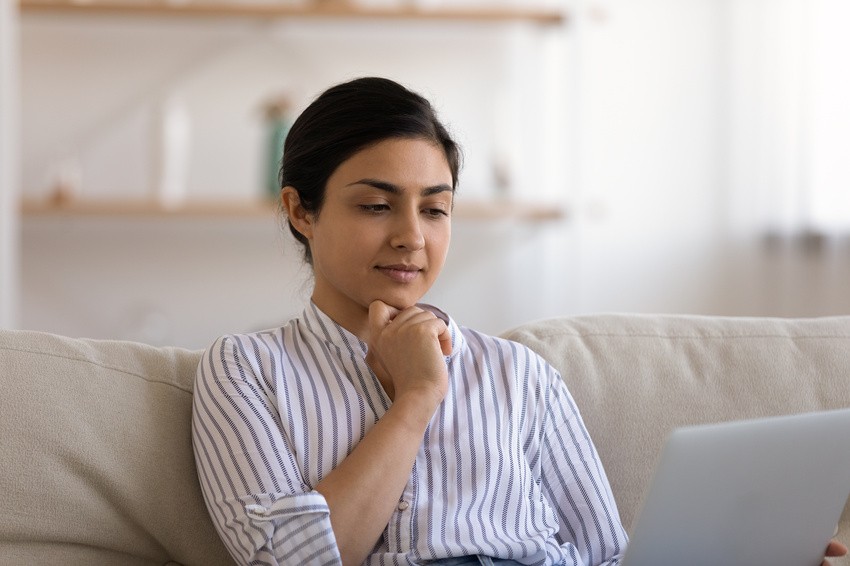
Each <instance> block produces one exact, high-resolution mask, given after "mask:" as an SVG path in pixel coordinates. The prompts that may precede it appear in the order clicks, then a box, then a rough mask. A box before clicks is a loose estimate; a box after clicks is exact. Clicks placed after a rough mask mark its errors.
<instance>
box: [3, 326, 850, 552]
mask: <svg viewBox="0 0 850 566" xmlns="http://www.w3.org/2000/svg"><path fill="white" fill-rule="evenodd" d="M505 336H506V337H508V338H511V339H513V340H516V341H518V342H521V343H524V344H526V345H528V346H529V347H531V348H532V349H534V350H536V351H537V352H539V353H540V354H541V355H542V356H543V357H545V358H546V359H548V360H549V361H550V362H551V363H552V364H554V365H555V367H557V368H558V369H559V370H560V371H561V373H562V375H563V377H564V379H565V380H566V381H567V383H568V385H569V388H570V390H571V391H572V393H573V395H574V397H575V398H576V401H577V403H578V405H579V407H580V409H581V411H582V413H583V416H584V419H585V421H586V424H587V426H588V428H589V430H590V432H591V435H592V436H593V438H594V440H595V442H596V445H597V447H598V449H599V452H600V455H601V458H602V460H603V463H604V465H605V467H606V469H607V472H608V475H609V479H610V481H611V484H612V487H613V490H614V494H615V497H616V499H617V502H618V505H619V509H620V513H621V516H622V518H623V521H624V523H625V524H626V525H627V527H630V526H631V524H632V521H633V519H634V517H635V514H636V512H637V510H638V508H639V505H640V502H641V498H642V496H643V493H644V491H645V489H646V487H647V485H648V482H649V480H650V478H651V474H652V470H653V469H654V466H655V460H656V458H657V455H658V452H659V450H660V448H661V445H662V443H663V441H664V439H665V437H666V435H667V433H668V432H669V431H670V430H671V429H672V428H674V427H677V426H681V425H686V424H693V423H707V422H718V421H725V420H731V419H738V418H749V417H761V416H768V415H779V414H789V413H797V412H805V411H811V410H818V409H831V408H838V407H846V406H850V316H846V317H829V318H817V319H768V318H722V317H698V316H650V315H595V316H577V317H562V318H554V319H551V320H544V321H537V322H532V323H529V324H525V325H523V326H521V327H519V328H516V329H514V330H511V331H509V332H506V333H505ZM199 356H200V352H197V351H190V350H185V349H180V348H172V347H164V348H155V347H152V346H148V345H144V344H138V343H131V342H119V341H99V340H86V339H74V338H68V337H64V336H58V335H53V334H46V333H38V332H29V331H9V330H6V331H0V386H2V410H0V431H2V433H0V461H2V464H0V493H2V495H3V503H4V505H3V511H2V512H3V519H2V521H0V564H2V565H4V566H5V565H15V566H17V565H31V564H57V565H58V564H61V565H65V566H76V565H86V566H100V565H127V566H134V565H139V566H142V565H154V564H157V565H163V564H168V565H177V564H183V565H197V566H217V565H224V564H230V563H231V562H230V559H229V557H228V554H227V552H226V550H225V549H224V547H223V545H222V544H221V542H220V541H219V539H218V537H217V535H216V533H215V530H214V528H213V526H212V524H211V522H210V520H209V519H208V518H207V513H206V510H205V508H204V503H203V500H202V497H201V493H200V489H199V487H198V483H197V480H196V478H195V470H194V461H193V457H192V447H191V439H190V412H191V402H192V382H193V377H194V372H195V366H196V364H197V362H198V359H199ZM839 538H841V539H842V540H844V541H845V542H846V541H850V509H847V508H845V512H844V515H843V517H842V520H841V524H840V532H839ZM833 563H834V564H850V561H846V560H835V561H834V562H833Z"/></svg>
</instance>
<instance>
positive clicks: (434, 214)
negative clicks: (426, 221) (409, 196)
mask: <svg viewBox="0 0 850 566" xmlns="http://www.w3.org/2000/svg"><path fill="white" fill-rule="evenodd" d="M423 212H424V213H425V214H426V215H427V216H430V217H431V218H443V217H447V216H448V215H449V213H448V211H446V210H444V209H442V208H426V209H424V210H423Z"/></svg>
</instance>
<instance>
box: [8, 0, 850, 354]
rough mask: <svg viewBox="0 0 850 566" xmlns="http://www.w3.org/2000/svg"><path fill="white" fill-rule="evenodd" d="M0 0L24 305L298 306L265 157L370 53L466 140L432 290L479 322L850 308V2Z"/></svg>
mask: <svg viewBox="0 0 850 566" xmlns="http://www.w3.org/2000/svg"><path fill="white" fill-rule="evenodd" d="M0 4H2V8H0V10H2V11H0V63H2V75H0V77H2V81H0V193H2V196H0V238H2V243H1V244H0V269H2V270H0V285H1V286H2V291H0V326H5V327H15V328H26V329H35V330H46V331H51V332H58V333H62V334H68V335H72V336H89V337H99V338H121V339H131V340H141V341H145V342H149V343H152V344H170V345H179V346H184V347H190V348H201V347H204V346H206V345H207V344H208V343H209V342H211V341H212V340H213V339H214V338H215V337H216V336H218V335H220V334H223V333H227V332H237V331H249V330H257V329H261V328H267V327H271V326H276V325H279V324H282V323H283V322H285V321H286V320H287V319H289V318H290V317H292V316H293V315H296V314H297V313H299V312H300V311H301V309H302V308H303V305H304V303H305V301H307V300H308V298H309V290H310V276H309V269H307V268H306V267H305V266H303V265H302V263H301V259H300V255H299V250H298V249H297V248H296V247H295V246H294V244H293V243H292V241H291V240H290V238H289V236H288V235H287V234H286V232H285V231H284V229H282V226H281V221H280V219H279V218H278V217H277V215H276V212H275V206H274V203H273V200H274V197H273V190H274V187H270V186H269V177H270V175H271V173H270V172H271V171H272V170H273V169H274V167H275V166H276V164H275V163H274V161H275V159H273V158H272V157H270V156H271V155H274V154H275V153H276V151H277V144H278V143H279V140H280V138H281V136H282V134H284V133H285V131H286V128H287V125H288V123H290V122H291V120H292V119H293V118H294V117H295V116H297V114H298V113H299V111H300V110H301V109H303V108H304V107H305V106H306V105H307V104H308V103H309V102H310V101H311V100H312V99H313V98H314V97H315V96H316V95H318V94H319V93H320V92H321V91H322V90H324V89H325V88H327V87H328V86H330V85H332V84H335V83H338V82H341V81H344V80H348V79H351V78H354V77H358V76H363V75H382V76H387V77H390V78H393V79H396V80H398V81H400V82H402V83H404V84H405V85H407V86H409V87H411V88H412V89H414V90H417V91H418V92H420V93H422V94H423V95H425V96H426V97H428V98H429V99H430V100H432V102H433V103H434V105H435V106H436V107H437V109H438V112H439V113H440V115H441V117H442V118H443V120H444V121H445V122H447V123H448V125H449V126H450V129H451V130H452V132H453V133H454V135H455V136H456V138H457V139H458V140H459V141H460V142H461V144H462V145H463V147H464V153H465V165H464V169H463V171H462V174H461V184H460V190H459V193H458V195H457V203H458V204H457V214H456V216H455V219H454V236H453V244H452V246H453V247H452V250H451V252H450V256H449V260H448V263H447V266H446V268H445V271H444V273H443V276H442V278H441V279H440V281H439V282H438V284H437V286H436V287H435V288H434V289H433V291H432V292H431V293H430V295H429V297H427V301H428V302H432V303H434V304H436V305H438V306H440V307H442V308H443V309H444V310H446V311H447V312H449V313H450V314H452V315H453V316H454V317H455V318H456V319H457V320H458V322H460V323H461V324H464V325H468V326H472V327H475V328H478V329H480V330H482V331H485V332H489V333H498V332H501V331H503V330H506V329H508V328H511V327H513V326H516V325H519V324H521V323H523V322H527V321H530V320H533V319H540V318H548V317H554V316H559V315H566V314H580V313H591V312H612V311H626V312H647V313H695V314H718V315H743V316H757V315H758V316H820V315H831V314H848V313H850V285H848V282H850V105H848V104H847V102H846V101H847V100H850V78H849V77H850V68H848V67H850V62H848V61H850V60H848V57H847V53H850V34H847V33H846V29H845V28H846V22H847V21H850V3H848V2H846V0H593V1H592V0H540V1H537V0H524V1H520V0H516V1H511V0H452V1H450V0H348V1H344V0H324V1H319V0H315V1H310V0H251V1H250V2H248V1H247V0H245V1H243V0H203V1H202V0H179V1H178V0H175V1H173V2H167V1H165V0H163V1H161V2H153V1H151V2H145V1H144V0H86V1H80V2H71V1H70V0H20V3H18V2H16V1H15V0H0Z"/></svg>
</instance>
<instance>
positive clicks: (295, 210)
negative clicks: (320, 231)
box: [280, 187, 314, 240]
mask: <svg viewBox="0 0 850 566" xmlns="http://www.w3.org/2000/svg"><path fill="white" fill-rule="evenodd" d="M280 202H281V204H282V205H283V210H285V211H286V216H287V217H288V218H289V223H290V224H291V225H292V227H293V228H295V229H296V230H298V232H300V233H301V235H303V236H304V237H305V238H307V239H308V240H309V239H310V238H312V237H313V223H314V217H313V214H311V213H309V212H307V211H306V210H305V209H304V207H303V206H301V197H299V196H298V191H296V190H295V187H284V188H283V189H282V190H281V191H280Z"/></svg>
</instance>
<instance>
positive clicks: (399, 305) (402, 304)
mask: <svg viewBox="0 0 850 566" xmlns="http://www.w3.org/2000/svg"><path fill="white" fill-rule="evenodd" d="M421 299H422V297H421V296H417V297H398V296H389V297H387V296H384V297H375V300H377V301H382V302H384V303H386V304H388V305H389V306H391V307H392V308H394V309H397V310H400V311H403V310H404V309H407V308H410V307H413V306H416V304H417V303H418V302H419V301H420V300H421Z"/></svg>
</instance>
